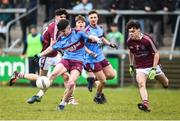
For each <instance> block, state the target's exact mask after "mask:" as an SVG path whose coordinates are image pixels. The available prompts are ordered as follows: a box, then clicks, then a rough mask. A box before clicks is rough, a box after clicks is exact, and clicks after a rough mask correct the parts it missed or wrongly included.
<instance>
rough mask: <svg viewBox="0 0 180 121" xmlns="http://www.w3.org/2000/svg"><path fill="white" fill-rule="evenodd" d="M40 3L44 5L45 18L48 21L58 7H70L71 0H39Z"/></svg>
mask: <svg viewBox="0 0 180 121" xmlns="http://www.w3.org/2000/svg"><path fill="white" fill-rule="evenodd" d="M40 4H41V5H45V20H44V22H48V21H50V20H51V19H53V18H54V11H55V10H56V9H59V8H66V9H70V8H71V6H72V5H71V4H73V2H72V0H40Z"/></svg>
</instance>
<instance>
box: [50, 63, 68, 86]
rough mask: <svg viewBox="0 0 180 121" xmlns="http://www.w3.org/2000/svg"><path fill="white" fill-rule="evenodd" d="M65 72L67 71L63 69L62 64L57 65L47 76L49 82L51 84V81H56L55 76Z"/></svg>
mask: <svg viewBox="0 0 180 121" xmlns="http://www.w3.org/2000/svg"><path fill="white" fill-rule="evenodd" d="M66 71H67V69H66V68H65V67H64V65H63V64H62V63H58V64H57V65H56V66H55V68H54V70H53V71H52V73H51V74H50V76H49V80H50V81H51V84H52V82H53V80H54V79H56V77H57V76H59V75H62V74H63V73H65V72H66Z"/></svg>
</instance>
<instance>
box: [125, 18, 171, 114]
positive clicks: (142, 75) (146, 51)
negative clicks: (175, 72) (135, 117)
mask: <svg viewBox="0 0 180 121" xmlns="http://www.w3.org/2000/svg"><path fill="white" fill-rule="evenodd" d="M126 28H127V31H128V33H129V38H128V39H127V46H128V48H129V63H130V66H129V72H130V74H131V75H132V76H136V80H137V83H138V87H139V93H140V96H141V100H142V103H139V104H138V108H139V109H140V110H143V111H145V112H150V111H151V109H150V106H149V100H148V93H147V89H146V81H147V80H148V79H149V80H154V79H156V80H158V81H159V82H160V83H161V84H162V86H163V87H164V88H168V85H169V80H168V78H167V77H166V76H165V74H164V72H163V71H162V70H161V65H160V63H159V60H160V59H159V52H158V50H157V48H156V46H155V44H154V41H153V40H152V38H151V37H150V36H148V35H145V34H143V33H141V30H140V24H139V22H137V21H135V20H131V21H129V22H128V23H127V26H126ZM134 63H135V66H134Z"/></svg>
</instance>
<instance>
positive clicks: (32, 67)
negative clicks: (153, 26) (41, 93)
mask: <svg viewBox="0 0 180 121" xmlns="http://www.w3.org/2000/svg"><path fill="white" fill-rule="evenodd" d="M41 50H42V36H41V34H40V33H38V31H37V28H36V25H31V26H30V33H29V34H28V36H27V39H26V43H25V46H24V49H23V53H22V55H21V57H22V58H25V57H28V63H29V73H34V74H35V73H36V72H38V71H39V64H38V63H37V62H36V61H35V60H34V59H33V57H34V55H36V54H39V53H40V52H41ZM31 84H32V85H33V86H35V82H33V81H31Z"/></svg>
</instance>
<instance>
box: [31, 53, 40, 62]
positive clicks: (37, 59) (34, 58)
mask: <svg viewBox="0 0 180 121" xmlns="http://www.w3.org/2000/svg"><path fill="white" fill-rule="evenodd" d="M40 58H41V55H40V54H36V55H34V57H33V60H34V61H35V62H37V63H38V62H39V59H40Z"/></svg>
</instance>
